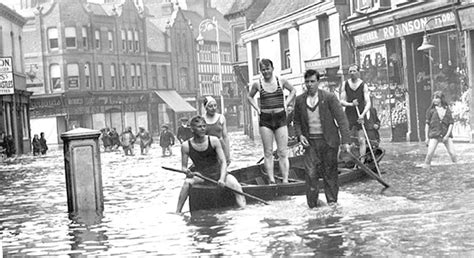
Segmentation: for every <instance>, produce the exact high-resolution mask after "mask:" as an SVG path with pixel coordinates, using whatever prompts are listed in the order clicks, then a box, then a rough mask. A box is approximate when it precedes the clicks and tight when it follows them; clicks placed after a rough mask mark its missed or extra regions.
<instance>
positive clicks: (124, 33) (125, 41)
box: [121, 30, 127, 51]
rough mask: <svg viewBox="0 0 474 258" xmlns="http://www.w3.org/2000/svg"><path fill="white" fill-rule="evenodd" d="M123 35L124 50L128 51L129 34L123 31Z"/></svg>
mask: <svg viewBox="0 0 474 258" xmlns="http://www.w3.org/2000/svg"><path fill="white" fill-rule="evenodd" d="M121 34H122V50H123V51H127V32H126V31H125V30H122V31H121Z"/></svg>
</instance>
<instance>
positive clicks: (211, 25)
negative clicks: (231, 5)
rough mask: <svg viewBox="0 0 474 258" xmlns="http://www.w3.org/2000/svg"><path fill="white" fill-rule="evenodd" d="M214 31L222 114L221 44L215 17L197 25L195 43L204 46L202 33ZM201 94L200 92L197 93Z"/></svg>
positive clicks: (222, 110)
mask: <svg viewBox="0 0 474 258" xmlns="http://www.w3.org/2000/svg"><path fill="white" fill-rule="evenodd" d="M212 29H215V30H216V43H217V63H218V69H219V91H220V92H219V93H220V94H219V95H220V100H221V112H222V114H224V95H223V92H224V90H223V85H222V63H221V44H220V40H219V27H218V26H217V20H216V17H212V19H205V20H202V21H201V23H199V35H198V37H197V39H196V40H197V41H198V43H199V45H203V44H204V37H203V36H202V33H203V32H206V31H209V30H212ZM199 93H200V94H202V92H199Z"/></svg>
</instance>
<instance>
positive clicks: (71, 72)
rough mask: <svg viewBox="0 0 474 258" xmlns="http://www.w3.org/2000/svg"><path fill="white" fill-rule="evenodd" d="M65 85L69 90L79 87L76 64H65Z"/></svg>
mask: <svg viewBox="0 0 474 258" xmlns="http://www.w3.org/2000/svg"><path fill="white" fill-rule="evenodd" d="M66 72H67V84H68V87H69V88H70V89H74V88H78V87H79V65H78V64H67V66H66Z"/></svg>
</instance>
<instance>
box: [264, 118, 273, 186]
mask: <svg viewBox="0 0 474 258" xmlns="http://www.w3.org/2000/svg"><path fill="white" fill-rule="evenodd" d="M260 137H261V138H262V143H263V165H264V167H265V171H266V172H267V173H268V178H269V180H270V182H275V177H274V175H273V131H272V130H271V129H270V128H267V127H264V126H261V127H260Z"/></svg>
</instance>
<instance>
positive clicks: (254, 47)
mask: <svg viewBox="0 0 474 258" xmlns="http://www.w3.org/2000/svg"><path fill="white" fill-rule="evenodd" d="M251 47H252V66H253V74H254V75H257V74H258V73H259V71H260V67H258V63H259V62H260V52H259V49H258V40H253V41H252V43H251Z"/></svg>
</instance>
